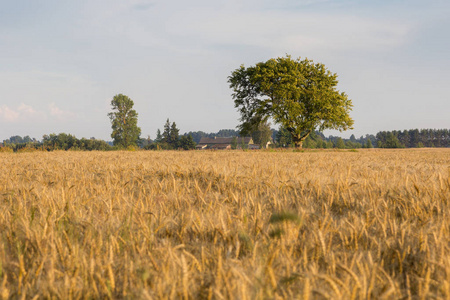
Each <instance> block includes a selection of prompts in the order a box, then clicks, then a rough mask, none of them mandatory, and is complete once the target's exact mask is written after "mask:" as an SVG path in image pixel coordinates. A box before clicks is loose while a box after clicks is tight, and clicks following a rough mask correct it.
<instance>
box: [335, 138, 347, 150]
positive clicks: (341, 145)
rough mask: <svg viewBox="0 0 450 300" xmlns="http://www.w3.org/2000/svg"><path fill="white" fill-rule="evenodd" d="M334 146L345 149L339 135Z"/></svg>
mask: <svg viewBox="0 0 450 300" xmlns="http://www.w3.org/2000/svg"><path fill="white" fill-rule="evenodd" d="M336 148H338V149H345V142H344V140H343V139H342V138H340V137H339V138H338V139H337V140H336Z"/></svg>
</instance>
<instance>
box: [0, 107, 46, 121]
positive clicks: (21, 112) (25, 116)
mask: <svg viewBox="0 0 450 300" xmlns="http://www.w3.org/2000/svg"><path fill="white" fill-rule="evenodd" d="M46 118H47V116H46V114H45V112H43V111H39V110H36V109H35V108H33V107H32V106H30V105H27V104H24V103H21V104H20V105H19V106H18V107H16V108H12V107H9V106H7V105H2V106H0V122H3V123H14V122H30V121H33V122H34V121H38V120H45V119H46Z"/></svg>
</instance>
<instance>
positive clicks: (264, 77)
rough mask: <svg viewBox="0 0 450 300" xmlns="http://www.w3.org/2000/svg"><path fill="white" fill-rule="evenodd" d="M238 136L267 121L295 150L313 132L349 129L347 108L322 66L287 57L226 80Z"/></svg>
mask: <svg viewBox="0 0 450 300" xmlns="http://www.w3.org/2000/svg"><path fill="white" fill-rule="evenodd" d="M228 82H229V83H230V87H231V88H232V89H233V99H234V104H235V107H236V108H238V110H239V112H240V114H241V124H240V127H239V128H240V130H241V133H243V134H245V133H247V132H252V131H253V130H255V128H257V126H258V125H259V124H260V123H261V122H264V121H266V120H268V119H269V118H271V119H273V120H274V121H275V122H276V123H278V124H280V125H281V126H282V127H284V128H285V129H286V130H288V131H289V133H290V134H291V135H292V139H293V142H294V144H295V145H296V147H302V143H303V141H304V140H305V139H306V138H307V136H308V135H309V134H310V133H311V132H313V131H314V130H316V129H318V130H319V131H323V130H325V129H336V130H340V131H342V130H347V129H351V128H352V125H353V120H352V119H351V118H350V116H349V111H350V110H351V108H352V102H351V100H350V99H348V97H347V95H346V94H345V93H341V92H339V91H338V90H337V89H336V86H337V84H338V81H337V75H336V74H334V73H331V72H330V71H329V70H327V69H326V67H325V66H324V65H323V64H319V63H317V64H314V63H313V61H311V60H308V59H304V60H300V59H296V60H293V59H291V57H290V56H287V57H283V58H277V59H270V60H268V61H266V62H261V63H258V64H256V66H254V67H249V68H245V67H244V66H241V67H240V68H239V69H236V70H235V71H234V72H233V73H232V75H231V76H230V77H229V80H228Z"/></svg>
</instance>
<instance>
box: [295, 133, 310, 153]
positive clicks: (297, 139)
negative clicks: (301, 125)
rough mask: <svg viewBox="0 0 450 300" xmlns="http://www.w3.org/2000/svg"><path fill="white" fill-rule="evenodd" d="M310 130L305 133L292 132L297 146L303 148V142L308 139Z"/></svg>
mask: <svg viewBox="0 0 450 300" xmlns="http://www.w3.org/2000/svg"><path fill="white" fill-rule="evenodd" d="M309 133H310V132H306V133H304V134H292V141H293V142H294V145H295V148H297V149H302V148H303V142H304V141H305V140H306V138H307V137H308V135H309Z"/></svg>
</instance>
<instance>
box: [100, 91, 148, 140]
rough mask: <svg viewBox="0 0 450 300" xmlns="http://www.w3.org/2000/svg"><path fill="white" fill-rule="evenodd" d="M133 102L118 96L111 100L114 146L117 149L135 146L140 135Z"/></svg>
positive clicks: (110, 114)
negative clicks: (117, 147)
mask: <svg viewBox="0 0 450 300" xmlns="http://www.w3.org/2000/svg"><path fill="white" fill-rule="evenodd" d="M133 105H134V102H133V100H131V99H130V98H129V97H128V96H125V95H122V94H118V95H115V96H114V98H113V99H112V100H111V107H112V112H110V113H109V114H108V116H109V118H110V119H111V126H112V130H113V131H112V133H111V137H112V138H113V140H114V145H115V146H119V147H124V148H126V147H128V146H136V145H137V143H138V141H139V136H140V135H141V128H139V127H138V126H137V118H138V114H137V112H136V111H135V110H134V109H133Z"/></svg>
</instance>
